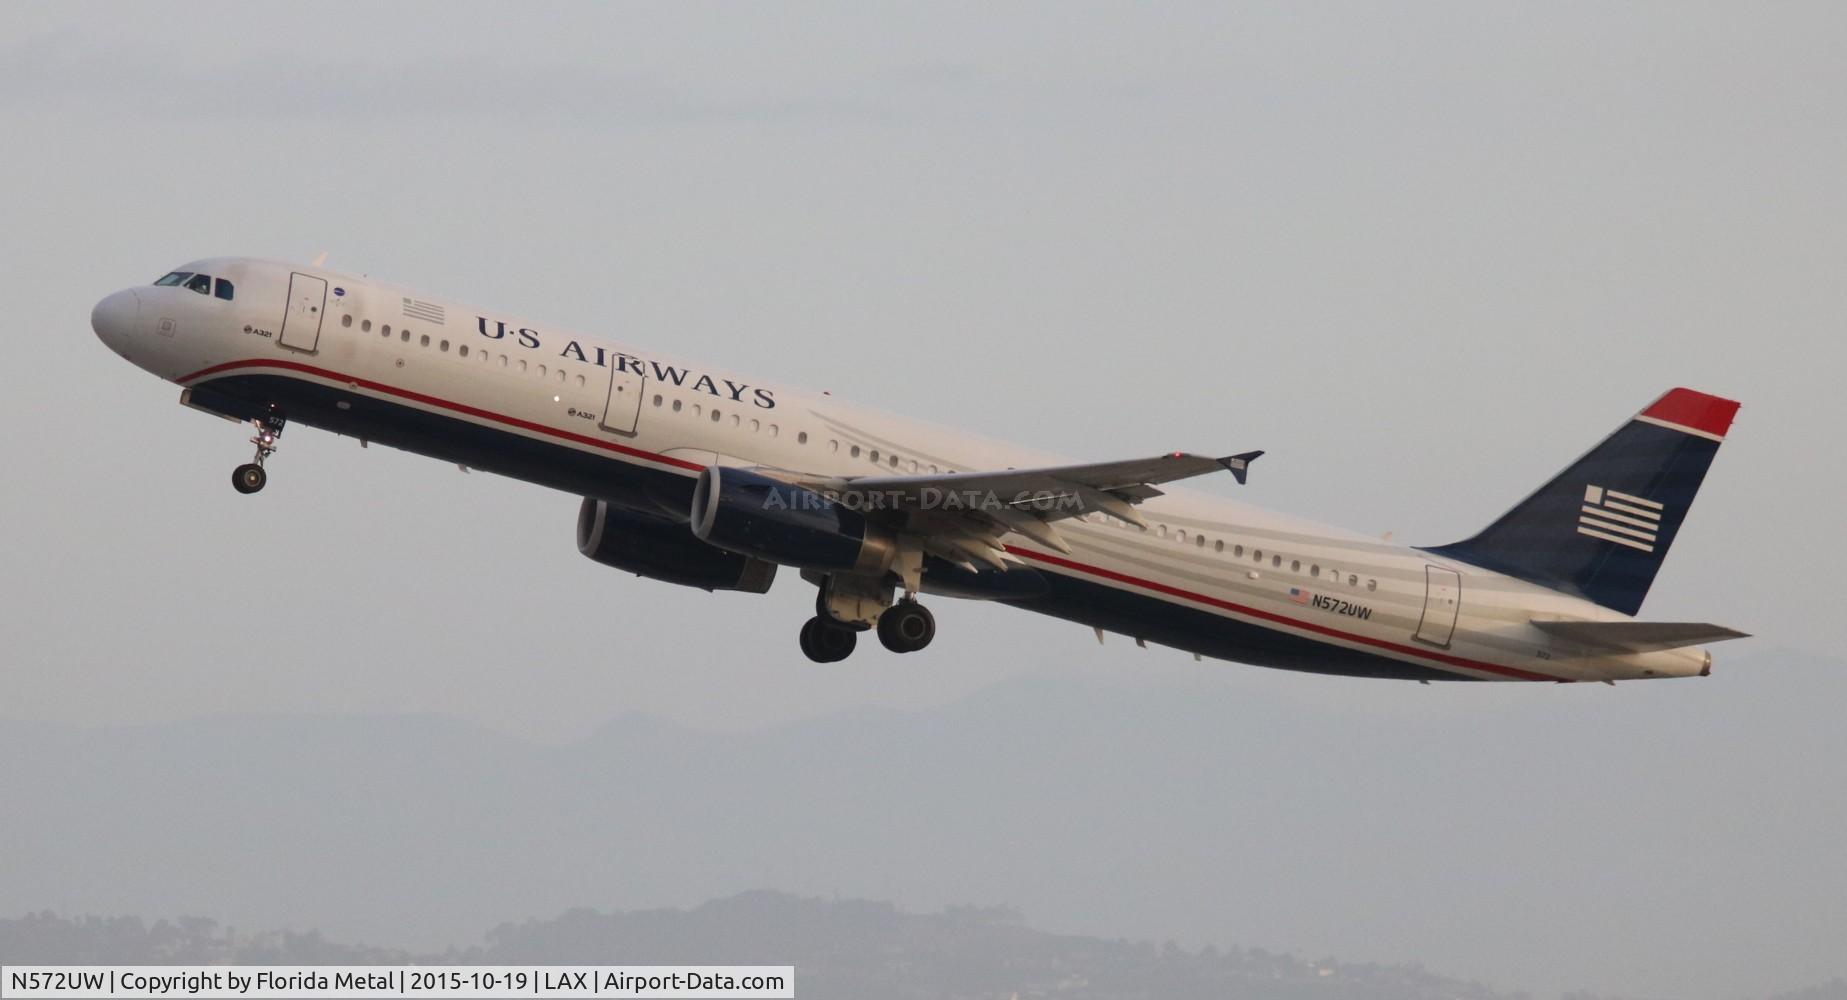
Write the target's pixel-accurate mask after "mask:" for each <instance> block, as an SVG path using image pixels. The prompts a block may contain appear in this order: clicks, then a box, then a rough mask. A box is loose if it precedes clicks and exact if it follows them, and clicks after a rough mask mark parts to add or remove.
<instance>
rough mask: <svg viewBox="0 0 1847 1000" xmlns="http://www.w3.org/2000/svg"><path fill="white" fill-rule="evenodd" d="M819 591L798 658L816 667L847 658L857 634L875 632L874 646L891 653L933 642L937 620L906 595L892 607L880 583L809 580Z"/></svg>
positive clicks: (888, 587)
mask: <svg viewBox="0 0 1847 1000" xmlns="http://www.w3.org/2000/svg"><path fill="white" fill-rule="evenodd" d="M809 579H811V580H815V581H816V582H817V583H819V585H820V593H818V594H817V595H815V616H814V617H813V618H810V619H808V621H807V622H805V623H803V625H802V653H803V654H804V655H806V656H807V657H808V658H809V659H811V660H813V661H815V662H816V663H836V662H838V661H840V660H844V659H846V658H847V657H848V656H850V655H852V653H853V649H854V647H855V646H857V645H859V633H861V632H864V631H866V630H867V629H869V628H876V629H877V630H878V633H879V643H880V644H881V645H883V646H884V647H885V648H886V649H889V650H891V651H892V652H894V653H915V652H917V651H918V650H920V649H922V648H924V647H925V646H928V645H929V644H930V640H931V639H934V638H936V617H935V616H934V615H932V614H930V609H928V608H926V607H924V606H923V605H921V604H919V603H917V599H916V598H915V597H912V596H909V595H906V596H905V597H903V598H902V599H900V600H898V601H896V602H893V601H892V589H893V588H892V587H891V585H890V584H888V583H885V582H883V581H879V580H869V579H861V578H855V577H844V576H839V575H834V576H829V577H826V578H820V577H810V578H809Z"/></svg>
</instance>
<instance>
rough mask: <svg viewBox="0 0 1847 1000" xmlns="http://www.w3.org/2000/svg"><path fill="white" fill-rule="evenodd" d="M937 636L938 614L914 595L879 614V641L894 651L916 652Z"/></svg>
mask: <svg viewBox="0 0 1847 1000" xmlns="http://www.w3.org/2000/svg"><path fill="white" fill-rule="evenodd" d="M934 638H936V616H935V615H933V614H931V613H930V609H929V608H926V607H924V606H923V605H921V604H919V603H917V599H916V598H914V597H907V598H905V599H904V600H902V601H899V602H898V603H896V604H894V605H892V606H891V607H889V608H886V609H885V613H884V614H882V615H880V616H879V641H880V642H882V643H884V644H885V648H886V649H889V650H891V651H892V652H894V653H915V652H917V651H918V650H920V649H922V648H924V647H925V646H928V645H929V644H930V640H931V639H934Z"/></svg>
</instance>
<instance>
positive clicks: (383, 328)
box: [378, 323, 410, 340]
mask: <svg viewBox="0 0 1847 1000" xmlns="http://www.w3.org/2000/svg"><path fill="white" fill-rule="evenodd" d="M378 332H379V333H382V334H384V335H385V336H387V337H389V336H391V324H390V323H386V324H385V325H384V326H381V327H379V328H378ZM404 339H405V340H409V339H410V331H409V330H406V331H404Z"/></svg>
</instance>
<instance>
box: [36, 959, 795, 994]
mask: <svg viewBox="0 0 1847 1000" xmlns="http://www.w3.org/2000/svg"><path fill="white" fill-rule="evenodd" d="M793 996H795V967H794V966H792V965H525V966H520V965H288V966H267V965H8V966H0V997H21V998H26V997H60V998H63V997H159V998H162V1000H169V998H174V997H188V998H192V997H197V998H211V997H258V998H270V997H274V998H284V997H289V998H292V997H635V998H661V997H723V998H738V1000H761V998H765V997H793Z"/></svg>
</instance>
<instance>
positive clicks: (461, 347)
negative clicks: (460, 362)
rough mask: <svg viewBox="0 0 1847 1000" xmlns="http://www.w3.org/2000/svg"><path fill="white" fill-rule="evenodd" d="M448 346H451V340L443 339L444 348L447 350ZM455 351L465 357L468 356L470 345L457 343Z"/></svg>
mask: <svg viewBox="0 0 1847 1000" xmlns="http://www.w3.org/2000/svg"><path fill="white" fill-rule="evenodd" d="M448 347H449V342H448V341H446V340H445V341H443V349H444V350H447V349H448ZM455 353H456V354H457V355H458V356H459V357H464V358H465V357H467V356H468V345H467V344H457V345H456V347H455Z"/></svg>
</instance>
